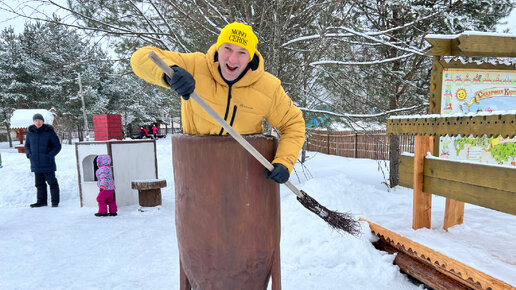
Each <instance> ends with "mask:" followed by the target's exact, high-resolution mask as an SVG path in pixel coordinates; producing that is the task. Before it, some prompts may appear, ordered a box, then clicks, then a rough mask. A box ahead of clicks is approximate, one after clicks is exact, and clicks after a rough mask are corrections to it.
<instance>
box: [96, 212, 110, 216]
mask: <svg viewBox="0 0 516 290" xmlns="http://www.w3.org/2000/svg"><path fill="white" fill-rule="evenodd" d="M95 216H100V217H104V216H108V214H107V213H98V212H97V213H95Z"/></svg>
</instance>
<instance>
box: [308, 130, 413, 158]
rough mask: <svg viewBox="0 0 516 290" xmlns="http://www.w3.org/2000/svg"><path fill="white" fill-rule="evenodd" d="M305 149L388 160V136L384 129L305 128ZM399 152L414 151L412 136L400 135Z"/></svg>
mask: <svg viewBox="0 0 516 290" xmlns="http://www.w3.org/2000/svg"><path fill="white" fill-rule="evenodd" d="M307 133H308V134H307V147H306V148H307V150H308V151H316V152H321V153H326V154H330V155H337V156H344V157H352V158H368V159H374V160H389V136H388V135H387V132H386V131H385V130H369V131H351V130H350V131H336V132H331V131H322V130H313V129H309V130H307ZM400 152H409V153H414V136H411V135H404V136H400Z"/></svg>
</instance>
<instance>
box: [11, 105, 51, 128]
mask: <svg viewBox="0 0 516 290" xmlns="http://www.w3.org/2000/svg"><path fill="white" fill-rule="evenodd" d="M34 114H41V115H42V116H43V119H45V124H50V125H52V122H54V115H53V114H52V112H50V111H48V110H45V109H18V110H15V111H14V112H13V115H12V117H11V128H12V129H16V128H27V127H29V126H30V125H32V124H34V122H33V120H32V117H33V116H34Z"/></svg>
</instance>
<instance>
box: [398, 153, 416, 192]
mask: <svg viewBox="0 0 516 290" xmlns="http://www.w3.org/2000/svg"><path fill="white" fill-rule="evenodd" d="M413 172H414V156H408V155H401V156H400V167H399V183H400V185H401V186H404V187H408V188H413V184H414V174H413Z"/></svg>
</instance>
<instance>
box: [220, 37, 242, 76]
mask: <svg viewBox="0 0 516 290" xmlns="http://www.w3.org/2000/svg"><path fill="white" fill-rule="evenodd" d="M248 63H249V52H248V51H247V50H246V49H245V48H243V47H240V46H238V45H236V44H231V43H223V44H222V45H221V46H220V47H219V64H220V71H221V73H222V76H223V77H224V79H226V80H227V81H234V80H236V79H237V78H238V77H239V76H240V74H242V72H243V71H244V70H245V68H246V67H247V64H248Z"/></svg>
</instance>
